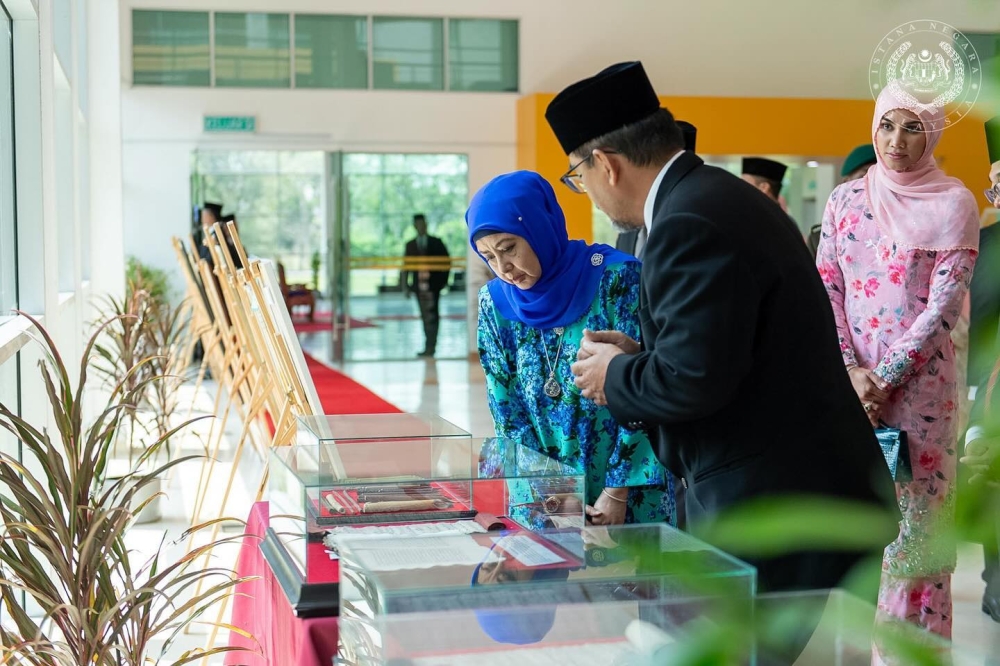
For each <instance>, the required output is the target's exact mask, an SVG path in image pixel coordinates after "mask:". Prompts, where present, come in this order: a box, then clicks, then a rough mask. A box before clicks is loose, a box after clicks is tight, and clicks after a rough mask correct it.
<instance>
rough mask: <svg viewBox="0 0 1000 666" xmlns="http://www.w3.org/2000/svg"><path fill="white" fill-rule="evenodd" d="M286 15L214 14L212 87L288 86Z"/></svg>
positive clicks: (289, 60) (289, 64)
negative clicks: (213, 75)
mask: <svg viewBox="0 0 1000 666" xmlns="http://www.w3.org/2000/svg"><path fill="white" fill-rule="evenodd" d="M288 40H289V35H288V14H227V13H221V12H219V13H216V15H215V85H217V86H235V87H240V86H243V87H251V88H288V87H290V86H291V82H292V79H291V51H290V50H289V44H288Z"/></svg>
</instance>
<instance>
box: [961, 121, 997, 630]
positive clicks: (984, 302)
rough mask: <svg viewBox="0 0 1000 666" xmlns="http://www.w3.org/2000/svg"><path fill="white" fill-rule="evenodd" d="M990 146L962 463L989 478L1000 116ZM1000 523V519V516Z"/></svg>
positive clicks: (993, 563) (993, 562)
mask: <svg viewBox="0 0 1000 666" xmlns="http://www.w3.org/2000/svg"><path fill="white" fill-rule="evenodd" d="M986 145H987V149H988V151H989V156H990V162H992V166H991V168H990V174H989V177H990V189H989V190H988V191H987V200H988V201H989V203H990V205H991V206H993V208H994V209H993V210H992V211H989V210H988V211H987V212H986V214H985V215H983V218H982V228H981V229H980V231H979V259H978V261H977V262H976V264H977V265H976V272H975V273H974V274H973V276H972V286H971V289H970V299H969V301H970V309H969V387H970V388H969V398H970V399H971V400H973V406H972V413H971V415H970V418H969V429H968V431H967V432H966V435H965V457H963V458H962V463H963V464H965V465H966V466H967V467H969V468H971V469H972V470H973V471H974V472H975V473H976V474H984V473H985V472H986V471H987V469H988V468H989V466H990V464H992V463H993V462H994V461H995V460H996V459H997V458H998V457H1000V432H997V428H996V426H997V423H995V421H996V420H997V418H998V417H1000V411H998V410H1000V404H998V403H1000V390H998V389H995V390H994V392H993V394H992V396H991V397H992V398H993V405H992V406H991V416H992V421H994V422H992V423H991V422H988V421H987V419H986V412H987V409H986V400H987V393H988V391H987V386H988V383H989V380H990V375H991V373H992V371H993V368H994V366H995V365H996V363H997V357H998V355H1000V345H998V342H1000V224H996V222H997V216H998V214H1000V213H998V211H997V210H996V208H1000V116H997V117H995V118H992V119H990V120H989V121H987V122H986ZM998 518H1000V517H998ZM997 527H998V526H997V525H994V526H993V528H994V529H993V530H992V533H990V534H987V536H986V538H985V539H984V541H985V543H984V544H983V556H984V559H985V561H986V566H985V568H984V569H983V581H985V583H986V589H985V591H984V592H983V603H982V609H983V612H984V613H986V614H987V615H989V616H990V617H991V618H992V619H993V621H994V622H1000V529H997Z"/></svg>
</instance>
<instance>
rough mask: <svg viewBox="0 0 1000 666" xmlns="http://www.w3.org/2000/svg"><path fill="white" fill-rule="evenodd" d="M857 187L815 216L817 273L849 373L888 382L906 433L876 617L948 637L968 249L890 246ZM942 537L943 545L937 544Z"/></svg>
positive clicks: (894, 421)
mask: <svg viewBox="0 0 1000 666" xmlns="http://www.w3.org/2000/svg"><path fill="white" fill-rule="evenodd" d="M865 187H866V181H865V179H861V180H855V181H851V182H849V183H846V184H844V185H841V186H840V187H838V188H837V189H836V190H834V192H833V194H832V195H831V196H830V200H829V203H828V204H827V208H826V212H825V214H824V218H823V231H822V238H821V240H820V245H819V250H818V254H817V259H816V263H817V267H818V268H819V272H820V276H821V277H822V279H823V282H824V283H825V284H826V288H827V291H828V293H829V294H830V301H831V303H832V304H833V309H834V314H835V316H836V321H837V329H838V332H839V338H840V347H841V351H842V352H843V355H844V363H845V364H846V365H854V364H856V365H858V366H860V367H862V368H868V369H873V370H874V372H875V374H877V375H878V376H879V377H881V378H882V379H884V380H885V381H887V382H888V383H889V384H890V385H891V386H892V393H891V396H890V399H889V402H888V403H887V405H886V407H885V409H884V410H883V412H882V415H881V417H882V420H883V421H884V422H885V423H886V424H887V425H890V426H893V427H897V428H901V429H902V430H905V431H906V432H907V433H908V437H909V446H910V459H911V462H912V467H913V481H912V482H909V483H902V484H897V486H896V492H897V497H898V499H899V506H900V509H901V511H902V514H903V520H902V522H901V523H900V535H899V537H898V538H897V540H896V541H895V542H893V543H892V544H890V545H889V547H888V548H886V551H885V557H884V559H883V563H882V585H881V588H880V591H879V601H878V606H879V611H880V612H882V613H888V614H891V615H893V616H896V617H899V618H903V619H906V620H909V621H911V622H914V623H916V624H919V625H921V626H923V627H926V628H927V629H929V630H931V631H933V632H935V633H937V634H940V635H942V636H945V637H950V636H951V622H952V604H951V573H952V572H953V571H954V568H955V550H954V546H953V545H952V544H949V542H948V539H947V538H946V535H947V532H948V529H949V527H950V525H951V524H952V522H953V520H954V506H955V505H954V502H955V490H956V488H955V478H956V465H957V457H956V449H955V446H956V442H957V438H958V418H959V416H958V398H959V396H958V388H957V380H956V370H957V368H956V362H955V349H954V347H953V345H952V342H951V338H950V333H951V330H952V328H953V327H954V326H955V323H956V322H957V320H958V318H959V316H960V315H961V312H962V304H963V300H964V298H965V295H966V292H967V291H968V288H969V281H970V279H971V277H972V270H973V266H974V264H975V259H976V252H975V251H974V250H970V249H956V250H948V251H937V252H934V251H929V250H921V249H911V248H910V247H905V248H904V247H898V246H897V245H896V244H895V243H894V242H893V240H892V239H891V238H888V237H887V236H885V235H884V234H883V233H882V232H881V231H880V228H879V226H878V225H877V224H876V222H875V220H874V219H873V217H872V214H871V211H870V210H868V207H867V203H866V197H865ZM942 537H945V538H942Z"/></svg>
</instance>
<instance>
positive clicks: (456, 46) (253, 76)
mask: <svg viewBox="0 0 1000 666" xmlns="http://www.w3.org/2000/svg"><path fill="white" fill-rule="evenodd" d="M61 1H63V2H67V1H68V0H61ZM78 1H82V0H78ZM213 21H214V29H213V30H210V29H209V26H210V25H211V24H212V23H213ZM210 53H214V57H210V56H209V54H210ZM132 67H133V77H132V82H133V83H134V84H136V85H183V86H212V85H215V86H222V87H236V86H239V87H249V88H291V87H296V88H325V89H336V88H346V89H362V90H364V89H378V90H455V91H480V92H481V91H488V92H517V88H518V22H517V21H516V20H504V19H458V18H454V19H452V18H420V17H412V16H374V17H371V16H342V15H333V14H284V13H232V12H168V11H147V10H133V12H132ZM446 72H447V74H446Z"/></svg>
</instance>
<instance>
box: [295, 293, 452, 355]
mask: <svg viewBox="0 0 1000 666" xmlns="http://www.w3.org/2000/svg"><path fill="white" fill-rule="evenodd" d="M318 307H319V308H320V310H324V311H325V310H328V309H329V305H328V304H326V303H320V304H319V306H318ZM439 308H440V314H441V320H440V324H439V327H438V344H437V356H438V358H441V359H464V358H466V357H467V356H468V353H469V349H468V346H469V343H468V323H467V321H466V310H467V307H466V295H465V292H454V293H445V294H443V295H442V296H441V300H440V303H439ZM349 314H350V316H351V319H353V320H360V321H363V322H365V323H366V324H369V326H365V327H362V328H351V330H350V331H349V332H348V335H347V338H346V343H345V344H344V348H343V349H344V359H346V360H347V361H349V362H353V361H385V360H399V359H402V360H408V359H412V358H413V357H414V356H415V355H416V353H417V352H419V351H421V350H423V348H424V329H423V324H422V322H421V320H420V312H419V309H418V307H417V301H416V299H415V298H412V297H411V298H406V297H405V296H403V295H402V294H392V293H390V294H381V295H379V296H376V297H358V298H352V299H351V311H350V313H349ZM303 338H304V340H303V344H321V343H322V342H324V341H329V339H330V335H329V334H325V333H323V334H310V335H307V336H303ZM306 340H310V341H312V342H311V343H309V342H306Z"/></svg>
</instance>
